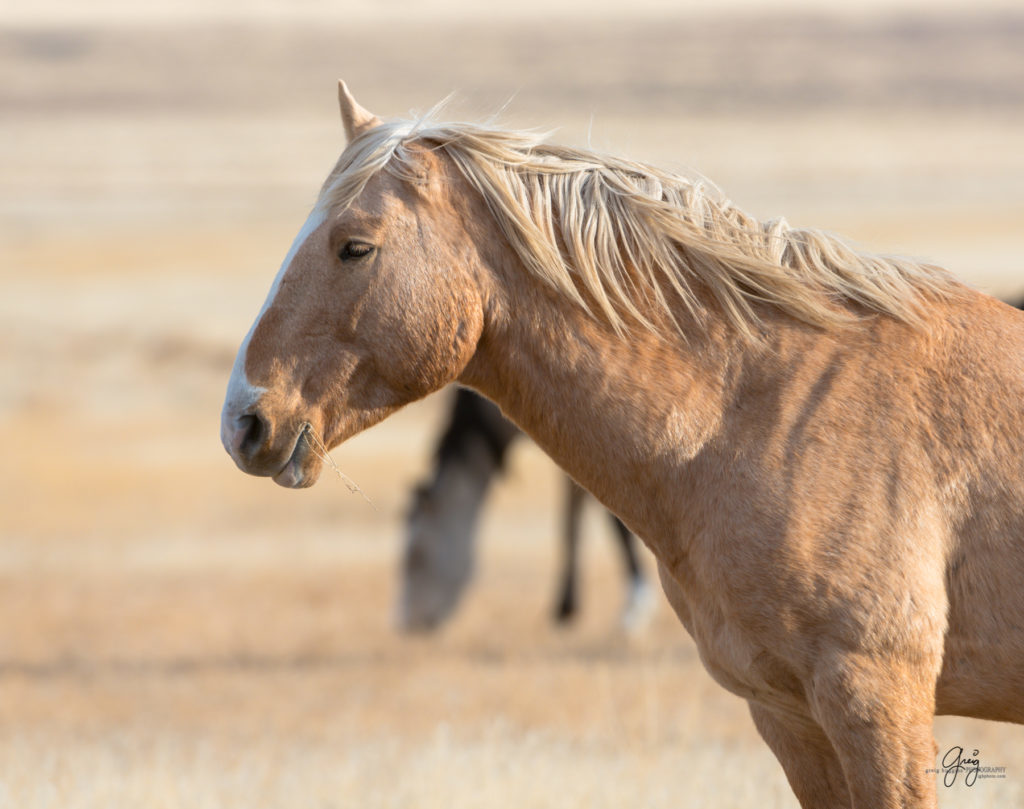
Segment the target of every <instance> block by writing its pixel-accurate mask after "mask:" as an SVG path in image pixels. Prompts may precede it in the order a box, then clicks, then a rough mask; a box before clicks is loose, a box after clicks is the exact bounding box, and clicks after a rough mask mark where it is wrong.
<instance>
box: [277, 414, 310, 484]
mask: <svg viewBox="0 0 1024 809" xmlns="http://www.w3.org/2000/svg"><path fill="white" fill-rule="evenodd" d="M310 429H311V426H310V425H309V424H303V425H302V429H301V430H299V434H298V435H297V436H296V437H295V445H294V446H293V447H292V451H291V454H290V455H289V456H288V460H287V461H285V463H284V466H282V467H281V469H280V470H279V471H278V472H277V473H276V474H275V475H274V476H273V478H272V480H273V481H274V483H276V484H278V485H279V486H284V487H285V488H286V489H305V488H307V487H309V486H312V485H313V484H314V483H316V481H317V478H319V477H320V475H319V471H320V469H319V464H318V463H317V461H318V460H319V457H318V456H317V454H316V453H315V452H313V442H312V439H311V438H310V436H309V431H310Z"/></svg>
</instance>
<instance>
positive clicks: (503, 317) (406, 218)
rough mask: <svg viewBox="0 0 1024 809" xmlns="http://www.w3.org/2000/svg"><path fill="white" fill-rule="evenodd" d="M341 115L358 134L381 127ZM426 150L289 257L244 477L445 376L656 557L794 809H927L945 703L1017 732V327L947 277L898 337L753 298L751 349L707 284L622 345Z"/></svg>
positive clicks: (255, 341) (249, 400)
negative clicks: (534, 268)
mask: <svg viewBox="0 0 1024 809" xmlns="http://www.w3.org/2000/svg"><path fill="white" fill-rule="evenodd" d="M342 111H343V118H344V119H345V121H346V127H347V129H348V132H349V135H350V138H352V137H356V138H357V141H356V144H354V145H357V144H358V143H359V141H358V136H359V135H360V134H362V133H365V132H367V131H368V130H370V129H372V128H373V127H375V126H376V125H377V124H378V123H379V122H378V121H377V119H376V118H373V117H372V116H370V115H369V114H368V113H366V112H365V111H364V110H362V109H361V108H360V107H358V105H356V104H355V103H354V102H353V101H352V100H351V98H350V97H348V96H347V93H345V92H343V94H342ZM414 160H415V165H416V166H417V167H418V173H417V175H416V177H409V176H407V172H398V173H391V172H388V171H383V172H378V173H376V174H374V175H373V176H372V177H370V178H369V179H368V180H367V181H366V183H365V185H364V186H363V187H361V188H360V189H359V192H358V194H357V196H356V197H355V201H354V202H353V204H351V205H350V206H349V207H347V208H345V209H343V210H331V211H330V213H329V214H324V215H322V216H321V217H320V218H319V219H316V220H313V219H311V224H310V225H308V227H307V230H308V233H306V234H305V236H304V237H303V240H302V243H301V244H297V246H296V248H295V250H294V251H293V256H291V257H290V259H289V260H288V261H287V262H286V266H285V267H284V268H282V277H281V279H280V282H279V284H278V285H277V286H276V288H275V291H274V292H273V293H272V295H271V298H270V299H269V300H268V305H267V307H266V308H265V310H264V312H263V313H262V314H261V316H260V318H258V321H257V323H256V325H255V326H254V330H253V332H252V333H251V335H250V337H249V338H247V340H246V343H245V344H244V345H243V348H242V351H241V352H240V355H239V361H238V362H237V363H236V368H235V372H234V374H233V377H232V383H231V386H230V388H229V393H228V397H227V401H226V404H225V410H224V415H223V423H222V430H223V436H224V442H225V445H226V447H227V448H228V450H229V452H231V453H232V455H233V457H234V458H235V460H236V462H237V463H238V464H239V466H240V467H241V468H243V469H244V470H246V471H249V472H252V473H255V474H264V475H274V476H275V479H276V480H278V482H281V483H284V484H286V485H310V484H311V483H312V482H313V481H315V479H316V476H317V474H318V473H319V470H320V463H321V460H322V459H321V458H320V457H319V453H317V452H316V451H314V450H313V449H312V442H311V441H309V440H308V439H306V440H305V441H304V440H303V439H304V436H307V435H308V434H309V433H312V434H313V435H322V436H323V440H324V442H325V443H326V444H327V445H328V446H335V445H337V444H338V443H340V442H341V441H343V440H344V439H345V438H347V437H349V436H350V435H352V434H354V433H356V432H358V431H359V430H361V429H365V428H366V427H368V426H369V425H371V424H372V423H375V422H376V421H379V420H380V419H382V418H384V417H386V416H387V415H388V414H389V413H391V412H393V411H394V410H395V409H397V408H398V407H401V406H402V405H404V404H405V403H407V402H409V401H412V400H414V399H417V398H419V397H421V396H424V395H426V394H427V393H430V392H431V391H433V390H437V389H439V388H440V387H442V386H443V385H445V384H448V383H450V382H452V381H454V380H458V381H460V382H462V383H463V384H466V385H469V386H471V387H473V388H475V389H477V390H479V391H480V392H482V393H483V394H484V395H486V396H488V397H489V398H491V399H493V400H494V401H496V402H497V403H498V404H499V405H500V406H501V408H502V409H503V411H504V412H505V413H506V414H507V415H508V416H509V417H510V418H511V419H512V420H513V421H515V422H516V423H517V424H518V425H519V426H520V427H521V428H522V429H523V430H524V431H525V432H526V433H528V434H529V435H530V436H532V437H533V438H534V439H535V440H536V441H537V442H538V444H539V445H540V446H541V447H542V448H543V449H544V450H545V451H546V452H548V453H549V454H550V455H551V457H552V458H553V459H554V460H555V461H556V462H557V463H558V464H559V465H560V466H562V467H563V468H564V469H566V470H567V471H568V472H569V473H570V474H571V475H572V476H573V477H574V478H575V479H576V480H578V481H579V482H580V483H582V484H583V485H584V486H585V487H586V488H587V489H589V490H590V491H591V492H593V493H594V494H595V495H596V496H597V497H598V499H600V500H601V501H602V502H603V503H604V504H605V505H607V506H608V507H609V508H610V509H611V510H612V511H614V512H615V513H616V514H618V515H620V516H621V517H622V518H623V520H624V521H625V522H626V523H627V525H629V527H630V528H631V529H632V530H633V531H635V532H636V533H637V534H638V535H639V536H640V537H642V538H643V539H644V540H645V542H647V544H648V545H649V546H650V548H651V549H652V551H653V552H654V554H655V556H656V557H657V559H658V561H659V571H660V574H661V579H662V583H663V586H664V588H665V591H666V593H667V594H668V597H669V599H670V601H671V603H672V604H673V606H674V608H675V610H676V612H677V613H678V615H679V618H680V619H681V621H682V622H683V624H684V625H685V626H686V628H687V630H688V631H689V632H690V633H691V634H692V635H693V637H694V639H695V641H696V643H697V646H698V649H699V650H700V654H701V658H702V660H703V662H704V664H705V666H706V667H707V669H708V671H709V672H710V673H711V674H712V676H713V677H714V678H715V679H716V680H717V681H718V682H719V683H721V684H722V685H723V686H724V687H725V688H727V689H729V690H730V691H732V692H734V693H736V694H739V695H740V696H742V697H744V698H746V699H747V700H748V701H749V704H750V709H751V714H752V716H753V718H754V721H755V723H756V725H757V727H758V730H759V731H760V733H761V735H762V736H763V737H764V739H765V740H766V742H767V743H768V744H769V745H770V746H771V748H772V750H773V751H774V752H775V754H776V755H777V757H778V758H779V760H780V762H781V763H782V765H783V767H784V769H785V771H786V774H787V777H788V778H789V781H790V783H791V785H792V787H793V789H794V791H795V792H796V794H797V797H798V798H799V800H800V802H801V805H802V806H804V807H833V806H852V807H857V808H858V809H875V808H876V807H901V806H907V807H911V806H912V807H927V806H933V805H934V804H935V780H934V778H935V777H934V775H932V774H929V773H928V772H927V769H928V768H930V767H934V766H935V762H934V758H935V747H934V741H933V738H932V729H931V728H932V717H933V715H934V714H935V713H956V714H963V715H969V716H976V717H984V718H990V719H1001V720H1007V721H1015V722H1024V422H1022V420H1021V418H1020V409H1021V405H1020V403H1021V402H1022V401H1024V315H1022V314H1021V313H1020V312H1018V311H1016V310H1013V309H1012V308H1010V307H1008V306H1006V305H1004V304H1001V303H999V302H998V301H995V300H993V299H991V298H989V297H986V296H984V295H981V294H978V293H975V292H972V291H969V290H966V289H964V288H961V287H957V286H956V285H951V286H949V288H948V290H947V292H946V293H945V294H937V295H934V296H931V297H928V298H927V299H926V305H925V306H923V307H922V309H923V315H922V318H921V322H919V323H916V324H914V323H908V322H907V321H906V319H902V318H899V317H894V316H890V315H887V314H876V313H874V312H872V311H870V310H869V308H868V307H866V306H862V305H860V304H855V303H850V302H847V303H845V304H844V303H842V302H839V303H837V304H835V305H836V306H839V307H841V308H842V309H843V310H844V312H845V314H847V315H852V316H853V317H852V319H851V318H847V321H846V322H838V323H834V324H832V325H821V324H818V325H812V324H809V323H807V322H805V321H803V320H801V319H800V318H798V317H794V316H793V315H792V314H790V313H788V312H785V311H783V310H782V309H780V307H779V306H777V305H774V304H772V303H763V302H758V301H757V300H756V299H753V300H752V303H751V304H750V305H751V307H752V311H753V313H754V314H755V315H756V318H757V320H756V323H757V324H758V326H757V328H758V331H759V334H760V339H757V340H751V339H749V337H747V336H745V335H743V334H741V333H740V332H739V331H738V330H737V329H736V328H735V327H734V325H733V324H732V323H730V321H729V319H728V318H726V317H722V316H720V315H718V314H716V312H718V311H719V307H718V304H717V303H716V300H715V297H714V291H713V290H712V289H711V288H710V286H709V285H707V284H705V283H703V282H702V281H701V279H700V278H696V279H694V280H693V281H692V284H691V287H690V289H691V290H692V293H693V297H694V301H695V304H694V303H692V302H691V304H689V305H688V306H687V307H682V305H681V304H679V305H678V306H680V307H681V308H677V309H676V310H675V311H672V312H671V313H670V314H671V315H672V316H673V317H674V318H675V321H676V323H678V324H679V326H680V328H679V329H678V330H674V324H673V323H672V322H671V319H670V318H669V316H668V314H666V313H664V312H662V313H659V312H658V311H657V310H656V309H653V308H651V307H648V309H647V311H645V312H644V314H645V315H646V316H647V317H648V318H649V319H650V320H651V321H652V323H653V326H654V328H652V329H645V328H639V327H637V328H631V329H628V330H626V332H625V333H623V330H622V328H621V327H620V326H618V325H617V324H615V323H613V322H611V321H610V320H609V319H608V318H606V317H602V316H600V315H598V316H595V315H592V314H591V313H589V312H587V311H585V310H584V308H583V307H581V306H580V305H578V304H576V303H574V302H573V301H571V300H569V299H567V297H566V295H565V294H563V293H562V292H560V291H559V290H557V289H555V288H553V287H552V285H551V284H550V283H548V282H546V281H545V280H544V279H542V278H539V277H538V276H537V275H536V274H535V273H532V272H530V271H529V269H528V268H526V267H524V265H523V262H522V259H521V258H520V256H519V254H518V253H517V252H516V251H515V250H513V249H511V248H510V246H509V241H508V238H507V235H506V234H505V233H504V232H503V231H502V229H501V228H500V227H499V226H498V224H497V222H496V219H495V215H494V211H493V208H492V207H491V206H490V205H489V204H488V202H487V201H485V199H484V198H483V197H482V196H481V194H480V192H479V191H478V189H476V188H475V187H474V186H473V184H472V183H470V182H468V181H467V179H466V177H465V176H464V174H463V173H462V172H461V171H460V169H459V168H458V167H457V166H456V165H455V164H453V162H452V161H451V160H449V159H448V158H447V157H446V156H445V154H444V153H443V152H442V151H440V150H429V151H428V150H425V149H419V150H417V151H416V152H415V155H414ZM416 179H418V180H419V181H418V182H411V180H416ZM331 182H332V181H331V180H329V181H328V184H327V186H325V192H326V191H328V190H329V188H330V187H331ZM362 246H368V247H369V248H370V252H368V253H366V254H365V255H355V254H357V253H359V252H360V251H361V250H362V249H363V247H362ZM339 257H340V258H339ZM663 291H664V292H665V296H666V299H668V300H673V298H672V291H671V289H669V288H668V287H667V286H666V287H665V289H664V290H663ZM578 292H579V294H580V296H581V297H582V299H583V300H584V302H585V303H588V304H591V309H592V310H599V309H600V308H601V307H600V305H599V303H600V302H599V301H595V299H594V298H593V296H592V294H591V293H590V292H588V290H587V288H586V286H585V285H584V284H582V283H581V284H580V285H579V286H578ZM694 307H696V308H694ZM693 311H697V312H698V313H699V315H700V316H699V317H691V316H690V313H692V312H693ZM307 445H309V446H308V447H307Z"/></svg>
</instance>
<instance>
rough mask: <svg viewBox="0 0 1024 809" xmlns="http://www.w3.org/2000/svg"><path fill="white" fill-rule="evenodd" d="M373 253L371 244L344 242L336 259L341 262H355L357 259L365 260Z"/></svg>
mask: <svg viewBox="0 0 1024 809" xmlns="http://www.w3.org/2000/svg"><path fill="white" fill-rule="evenodd" d="M373 251H374V246H373V245H372V244H367V243H366V242H346V243H345V246H344V247H342V248H341V250H339V251H338V258H340V259H341V260H342V261H355V260H356V259H359V258H366V256H368V255H370V253H372V252H373Z"/></svg>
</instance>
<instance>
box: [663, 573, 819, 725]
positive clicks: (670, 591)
mask: <svg viewBox="0 0 1024 809" xmlns="http://www.w3.org/2000/svg"><path fill="white" fill-rule="evenodd" d="M681 564H682V567H683V569H682V570H679V569H678V568H679V567H680V565H679V564H677V566H676V567H677V570H676V572H675V573H673V572H672V571H670V570H669V569H668V568H667V567H666V566H665V565H663V564H660V563H659V565H658V573H659V575H660V577H661V582H662V587H663V588H664V590H665V595H666V596H667V598H668V601H669V604H671V605H672V608H673V610H675V612H676V615H677V616H678V617H679V619H680V621H681V622H682V624H683V626H684V627H686V630H687V632H689V633H690V636H691V637H692V638H693V639H694V642H695V643H696V645H697V650H698V652H699V653H700V657H701V662H702V663H703V664H704V667H705V669H707V671H708V673H709V674H710V675H711V676H712V677H713V678H714V679H715V681H716V682H717V683H718V684H719V685H721V686H722V687H723V688H725V689H727V690H728V691H730V692H732V693H733V694H736V695H737V696H740V697H743V698H744V699H749V700H754V701H756V702H760V703H762V704H765V705H771V706H774V707H778V708H784V709H786V710H789V711H794V710H795V711H798V712H803V710H804V709H805V705H806V701H805V699H804V688H803V684H802V682H801V678H800V677H799V676H798V674H797V672H796V671H795V670H794V668H793V666H792V665H791V664H790V663H789V662H788V661H787V660H785V659H784V658H782V657H781V656H779V655H778V654H777V653H776V652H775V651H773V650H772V648H770V646H769V644H768V643H766V642H764V641H765V640H766V639H765V638H764V637H763V636H758V635H757V633H753V632H750V631H748V629H747V628H746V627H745V626H743V625H742V621H739V622H737V621H736V620H735V619H734V618H732V617H730V613H729V611H728V610H727V609H726V608H725V605H723V604H720V603H719V602H718V599H717V597H716V595H715V594H714V593H712V592H710V591H709V589H710V588H702V587H700V585H699V584H697V583H696V582H694V581H693V580H692V579H688V577H687V576H686V573H687V571H686V570H685V562H684V563H681ZM680 574H682V575H680ZM680 579H681V580H682V581H683V582H684V583H685V584H684V583H680ZM772 645H774V644H772Z"/></svg>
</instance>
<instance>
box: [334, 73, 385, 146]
mask: <svg viewBox="0 0 1024 809" xmlns="http://www.w3.org/2000/svg"><path fill="white" fill-rule="evenodd" d="M338 105H339V106H340V107H341V122H342V123H343V124H344V125H345V137H346V138H348V140H349V142H350V143H351V142H352V140H354V139H355V138H356V137H358V136H359V135H361V134H363V133H364V132H366V130H368V129H373V128H374V127H375V126H377V125H378V124H379V123H381V120H380V118H378V117H377V116H376V115H374V114H373V113H372V112H370V111H369V110H365V109H363V108H362V107H361V106H359V102H358V101H356V100H355V99H354V98H353V97H352V93H350V92H349V91H348V87H347V86H346V85H345V82H343V81H342V80H341V79H338Z"/></svg>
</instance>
